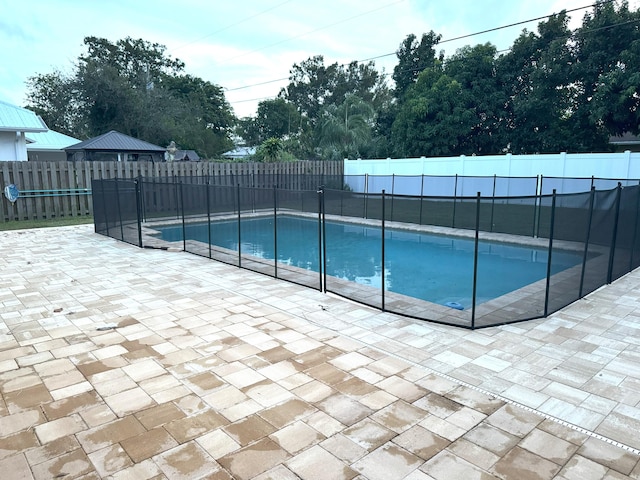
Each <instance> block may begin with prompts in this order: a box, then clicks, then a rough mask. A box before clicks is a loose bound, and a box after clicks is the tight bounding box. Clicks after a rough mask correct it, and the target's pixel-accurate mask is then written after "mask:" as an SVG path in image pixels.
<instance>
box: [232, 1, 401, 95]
mask: <svg viewBox="0 0 640 480" xmlns="http://www.w3.org/2000/svg"><path fill="white" fill-rule="evenodd" d="M403 1H404V0H398V1H396V2H392V3H388V4H386V5H383V6H382V7H378V8H374V9H373V10H368V11H366V12H363V13H359V14H358V15H354V16H352V17H349V18H344V19H342V20H340V21H337V22H335V23H331V24H329V25H324V26H322V27H319V28H316V29H315V30H310V31H308V32H305V33H301V34H300V35H296V36H294V37H289V38H286V39H285V40H281V41H279V42H276V43H272V44H270V45H265V46H264V47H261V48H257V49H255V50H251V51H250V52H245V53H243V54H241V55H237V56H235V57H231V58H227V59H225V60H222V63H223V64H224V63H225V62H229V61H231V60H235V59H237V58H241V57H245V56H247V55H251V54H252V53H256V52H260V51H261V50H266V49H267V48H271V47H275V46H276V45H280V44H283V43H287V42H290V41H291V40H295V39H296V38H300V37H304V36H306V35H310V34H312V33H316V32H319V31H320V30H325V29H327V28H331V27H335V26H336V25H340V24H342V23H345V22H348V21H351V20H355V19H356V18H360V17H363V16H365V15H369V14H370V13H374V12H377V11H379V10H383V9H385V8H388V7H390V6H392V5H396V4H398V3H401V2H403ZM230 90H236V89H230Z"/></svg>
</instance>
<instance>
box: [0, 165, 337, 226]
mask: <svg viewBox="0 0 640 480" xmlns="http://www.w3.org/2000/svg"><path fill="white" fill-rule="evenodd" d="M342 170H343V163H342V162H308V161H301V162H290V163H214V162H171V163H167V162H104V161H98V162H81V161H75V162H0V187H1V188H2V189H3V190H4V187H5V186H7V185H9V184H12V183H13V184H15V185H16V186H17V187H18V189H19V190H21V191H23V190H35V191H42V190H48V191H50V192H51V191H52V190H63V189H89V190H90V189H91V180H92V179H94V178H95V179H109V178H119V179H123V180H124V179H129V180H131V179H135V178H138V177H143V178H146V179H153V178H155V179H160V181H162V179H165V181H166V180H169V182H168V183H167V186H166V188H165V189H164V190H163V193H162V194H161V195H158V197H157V198H146V197H145V202H150V203H154V202H155V207H156V208H157V209H158V211H163V212H166V213H173V212H175V211H176V208H178V207H179V205H178V201H179V198H178V195H177V193H178V190H179V189H178V188H177V185H174V183H175V182H177V181H179V179H180V177H183V179H184V180H183V181H197V182H198V183H202V184H205V183H211V184H216V185H226V186H229V187H235V186H236V185H237V184H238V183H243V182H250V183H249V184H252V185H255V186H256V187H259V188H273V185H274V184H277V185H279V186H280V187H282V188H303V187H305V186H306V187H307V188H308V184H309V182H308V181H307V180H306V179H305V176H307V175H313V176H316V177H318V178H320V177H321V176H323V175H329V174H330V175H340V174H341V173H342ZM285 180H286V182H285ZM200 200H201V198H200V196H194V197H193V198H188V199H185V203H187V202H189V205H191V206H192V207H194V208H199V203H198V202H200ZM87 214H90V215H91V214H93V202H92V199H91V195H81V194H73V195H67V196H53V195H51V194H50V195H49V196H46V195H42V194H37V195H31V196H24V197H21V198H19V199H18V200H17V201H16V202H15V203H14V204H11V202H9V201H8V200H7V199H6V198H5V197H4V195H2V202H1V204H0V223H4V222H7V221H17V220H27V219H33V220H39V219H48V218H54V217H63V216H78V215H87Z"/></svg>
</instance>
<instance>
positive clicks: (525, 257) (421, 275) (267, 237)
mask: <svg viewBox="0 0 640 480" xmlns="http://www.w3.org/2000/svg"><path fill="white" fill-rule="evenodd" d="M277 221H278V234H277V239H278V240H277V242H278V243H277V255H278V262H279V263H283V264H286V265H292V266H296V267H300V268H304V269H308V270H313V271H318V261H319V245H318V243H319V240H318V222H317V220H312V219H304V218H298V217H289V216H278V220H277ZM237 228H238V223H237V221H224V222H214V223H212V224H211V243H212V244H213V245H218V246H220V247H223V248H227V249H230V250H235V251H237V250H238V230H237ZM158 230H159V231H160V236H161V238H162V239H163V240H166V241H170V242H174V241H180V240H182V225H178V226H169V227H160V228H158ZM185 231H186V237H187V239H190V240H198V241H201V242H204V243H208V241H209V240H208V239H209V234H208V232H207V225H206V223H205V224H191V225H189V224H187V225H186V230H185ZM241 233H242V245H241V251H242V253H243V254H249V255H253V256H256V257H260V258H264V259H273V258H274V225H273V218H255V219H244V220H243V221H242V225H241ZM325 237H326V243H327V246H326V255H327V275H329V276H333V277H338V278H341V279H346V280H350V281H353V282H357V283H360V284H364V285H371V286H372V287H376V288H381V287H382V270H381V263H382V261H381V259H382V254H381V230H380V229H379V228H373V227H367V226H363V225H356V224H348V223H336V222H327V223H326V232H325ZM473 257H474V241H473V240H472V239H463V238H456V237H447V236H443V235H433V234H426V233H414V232H407V231H401V230H390V229H386V230H385V272H384V284H385V290H387V291H391V292H397V293H401V294H403V295H408V296H411V297H415V298H419V299H422V300H426V301H429V302H433V303H439V304H442V305H445V304H447V303H448V302H455V303H458V304H460V305H462V306H463V307H464V308H469V307H470V306H471V303H472V288H473ZM547 259H548V257H547V252H546V249H539V248H529V247H524V246H519V245H513V244H506V243H498V242H487V241H481V242H480V245H479V255H478V285H477V292H476V295H477V299H476V303H477V304H480V303H482V302H485V301H487V300H490V299H493V298H497V297H499V296H501V295H504V294H506V293H509V292H511V291H514V290H517V289H519V288H521V287H524V286H525V285H529V284H531V283H534V282H536V281H538V280H541V279H544V278H545V277H546V270H547ZM581 261H582V254H581V253H578V252H568V251H556V250H554V252H553V262H552V263H553V265H552V274H555V273H557V272H560V271H562V270H565V269H567V268H570V267H572V266H575V265H577V264H579V263H580V262H581ZM327 281H328V282H330V278H329V279H328V280H327Z"/></svg>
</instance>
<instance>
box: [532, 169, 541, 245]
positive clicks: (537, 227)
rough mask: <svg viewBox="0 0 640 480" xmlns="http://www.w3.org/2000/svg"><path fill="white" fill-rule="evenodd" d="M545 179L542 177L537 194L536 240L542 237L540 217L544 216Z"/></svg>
mask: <svg viewBox="0 0 640 480" xmlns="http://www.w3.org/2000/svg"><path fill="white" fill-rule="evenodd" d="M543 180H544V178H543V176H542V175H540V189H539V190H538V193H536V196H537V198H536V209H535V210H536V211H535V212H534V214H533V215H534V216H535V217H536V218H537V220H536V221H534V222H533V224H534V225H533V236H534V237H535V238H538V237H539V236H540V216H541V214H542V195H543V192H542V182H543Z"/></svg>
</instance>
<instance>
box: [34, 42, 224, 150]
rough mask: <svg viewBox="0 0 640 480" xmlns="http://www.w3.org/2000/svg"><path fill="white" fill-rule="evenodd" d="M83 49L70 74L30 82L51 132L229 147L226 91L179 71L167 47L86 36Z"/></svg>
mask: <svg viewBox="0 0 640 480" xmlns="http://www.w3.org/2000/svg"><path fill="white" fill-rule="evenodd" d="M85 45H86V47H87V52H86V53H85V54H82V55H80V57H79V58H78V62H77V65H76V66H75V68H74V72H73V73H72V74H70V75H67V76H65V75H62V74H61V73H59V72H54V73H52V74H44V75H36V76H34V77H32V78H31V79H30V80H29V83H28V86H29V106H31V107H32V108H34V109H35V110H36V111H38V112H39V113H41V114H42V115H43V118H45V119H52V120H53V121H50V123H49V125H50V126H51V127H52V128H54V127H58V126H60V127H63V128H60V130H61V131H63V132H65V133H68V134H69V135H72V136H76V137H78V138H87V137H91V136H95V135H99V134H102V133H105V132H106V131H109V130H118V131H120V132H122V133H125V134H127V135H131V136H133V137H136V138H141V139H144V140H146V141H148V142H152V143H156V144H159V145H166V144H167V143H168V142H169V141H170V140H175V141H176V142H178V144H180V145H181V146H182V148H186V149H194V150H197V151H198V152H199V153H200V155H201V156H203V157H213V156H215V155H217V154H219V153H222V152H224V151H225V150H227V149H228V148H229V147H230V146H231V142H230V140H229V136H230V127H231V125H232V124H233V122H234V118H233V114H232V112H231V108H230V106H229V104H228V103H227V102H226V100H225V98H224V93H223V91H222V89H221V88H220V87H218V86H216V85H213V84H211V83H209V82H206V81H204V80H202V79H200V78H197V77H193V76H190V75H185V74H182V70H183V69H184V64H183V63H182V62H181V61H180V60H177V59H172V58H170V57H168V56H166V54H165V47H164V46H162V45H159V44H157V43H150V42H147V41H145V40H141V39H138V40H134V39H131V38H129V37H127V38H125V39H123V40H118V41H117V42H116V43H112V42H110V41H109V40H106V39H103V38H96V37H87V38H85ZM65 103H66V107H65ZM67 110H68V112H67Z"/></svg>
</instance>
